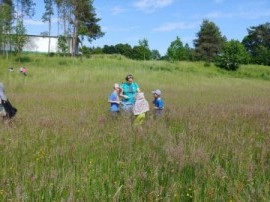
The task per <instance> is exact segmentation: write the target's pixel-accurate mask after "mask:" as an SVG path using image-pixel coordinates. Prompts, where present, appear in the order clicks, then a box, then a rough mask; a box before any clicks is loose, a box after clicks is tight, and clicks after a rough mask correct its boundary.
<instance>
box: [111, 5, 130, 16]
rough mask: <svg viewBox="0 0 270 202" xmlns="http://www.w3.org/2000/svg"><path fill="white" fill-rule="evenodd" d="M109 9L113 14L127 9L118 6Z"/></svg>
mask: <svg viewBox="0 0 270 202" xmlns="http://www.w3.org/2000/svg"><path fill="white" fill-rule="evenodd" d="M111 10H112V14H113V15H118V14H121V13H125V12H126V11H127V10H126V9H124V8H122V7H120V6H114V7H113V8H112V9H111Z"/></svg>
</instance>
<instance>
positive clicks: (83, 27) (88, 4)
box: [71, 0, 104, 55]
mask: <svg viewBox="0 0 270 202" xmlns="http://www.w3.org/2000/svg"><path fill="white" fill-rule="evenodd" d="M72 7H73V10H72V12H73V13H72V14H73V18H72V19H71V23H72V25H73V50H74V52H73V55H75V54H76V52H77V51H76V50H77V47H78V42H79V41H78V39H79V36H81V37H82V38H81V39H82V40H83V39H84V37H87V39H88V41H89V42H91V41H92V40H96V39H98V38H100V37H102V36H103V35H104V33H103V32H102V31H101V27H100V26H99V25H98V22H99V21H100V18H97V17H96V13H95V8H94V7H93V0H72ZM82 40H81V41H82Z"/></svg>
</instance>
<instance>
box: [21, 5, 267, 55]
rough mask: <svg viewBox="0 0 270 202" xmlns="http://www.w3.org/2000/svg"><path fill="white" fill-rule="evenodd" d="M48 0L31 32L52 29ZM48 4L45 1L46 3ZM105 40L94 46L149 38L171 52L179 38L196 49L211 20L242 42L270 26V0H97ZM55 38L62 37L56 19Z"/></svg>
mask: <svg viewBox="0 0 270 202" xmlns="http://www.w3.org/2000/svg"><path fill="white" fill-rule="evenodd" d="M41 1H42V0H36V4H37V6H36V15H35V16H34V17H33V18H32V19H27V20H26V21H25V23H26V27H27V33H28V34H40V33H41V32H42V31H46V30H47V27H48V26H47V25H46V24H44V23H42V22H41V20H40V18H41V17H40V16H41V14H42V13H43V12H44V8H43V4H42V3H41ZM42 2H43V1H42ZM93 5H94V7H95V9H96V13H97V17H99V18H101V21H100V22H99V25H100V26H101V28H102V31H103V32H105V35H104V37H102V38H100V39H97V40H96V41H94V42H92V44H89V43H87V42H86V41H85V44H86V45H88V46H95V47H96V46H100V47H103V45H116V44H118V43H128V44H130V45H131V46H134V45H138V41H139V40H141V39H144V38H145V39H147V40H148V42H149V46H150V49H151V50H152V49H157V50H158V51H159V52H160V53H161V55H164V54H166V51H167V48H168V47H169V46H170V43H171V42H172V41H174V40H175V39H176V37H177V36H178V37H179V38H180V39H181V41H182V42H183V43H188V44H189V46H190V47H193V40H194V39H195V38H196V33H197V32H198V31H199V30H200V25H201V24H202V21H203V19H209V20H210V21H212V22H214V23H215V24H216V25H217V26H218V27H219V28H220V31H221V33H222V35H225V36H226V37H227V39H229V40H230V39H237V40H240V41H241V40H242V39H243V37H244V36H246V35H247V28H249V27H250V26H257V25H259V24H264V23H266V22H270V0H94V4H93ZM54 18H55V20H54V21H53V22H54V24H53V32H52V34H53V35H57V28H56V27H57V26H56V25H57V20H56V16H55V17H54Z"/></svg>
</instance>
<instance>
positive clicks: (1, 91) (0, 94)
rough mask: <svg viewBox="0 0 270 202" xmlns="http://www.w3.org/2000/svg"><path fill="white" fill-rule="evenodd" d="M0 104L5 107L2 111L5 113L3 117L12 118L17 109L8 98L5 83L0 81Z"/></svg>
mask: <svg viewBox="0 0 270 202" xmlns="http://www.w3.org/2000/svg"><path fill="white" fill-rule="evenodd" d="M0 105H2V109H3V108H4V112H3V113H2V115H4V116H3V118H5V119H11V118H12V117H14V116H15V115H16V113H17V109H16V108H15V107H13V106H12V105H11V103H10V102H9V100H8V99H7V96H6V95H5V88H4V85H3V83H0Z"/></svg>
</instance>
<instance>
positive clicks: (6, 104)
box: [2, 100, 17, 119]
mask: <svg viewBox="0 0 270 202" xmlns="http://www.w3.org/2000/svg"><path fill="white" fill-rule="evenodd" d="M2 105H3V107H4V108H5V111H6V113H7V115H6V118H9V119H11V118H12V117H13V116H15V114H16V113H17V109H16V108H15V107H13V106H12V105H11V103H10V102H9V100H7V101H2Z"/></svg>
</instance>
